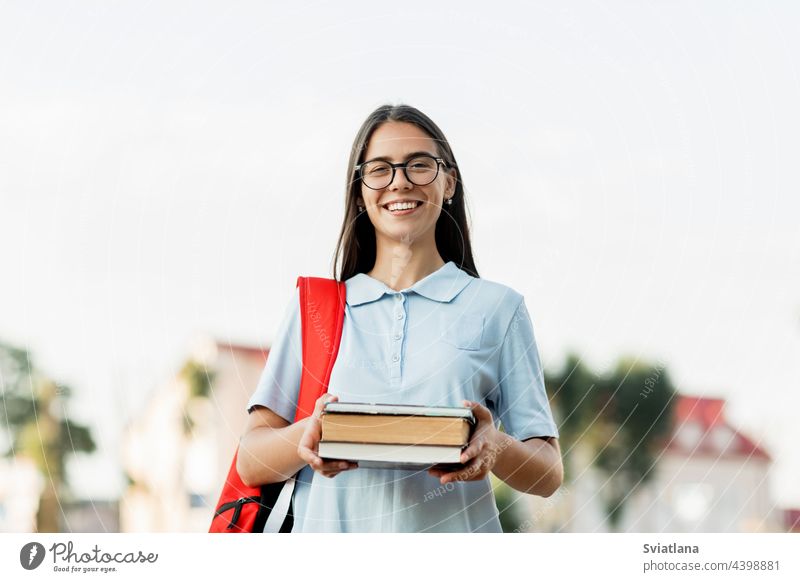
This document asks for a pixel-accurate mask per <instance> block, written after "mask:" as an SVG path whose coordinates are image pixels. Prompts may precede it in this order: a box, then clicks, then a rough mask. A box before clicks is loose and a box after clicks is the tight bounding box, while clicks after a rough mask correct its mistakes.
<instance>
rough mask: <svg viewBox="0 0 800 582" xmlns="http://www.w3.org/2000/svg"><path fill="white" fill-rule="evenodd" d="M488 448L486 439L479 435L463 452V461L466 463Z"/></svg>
mask: <svg viewBox="0 0 800 582" xmlns="http://www.w3.org/2000/svg"><path fill="white" fill-rule="evenodd" d="M485 448H486V439H484V438H481V437H478V438H477V439H473V441H472V442H471V443H470V444H469V445H468V446H467V448H466V449H464V451H463V452H462V453H461V462H462V463H466V462H467V461H469V460H470V459H473V458H475V457H477V456H478V455H480V454H481V452H483V450H484V449H485Z"/></svg>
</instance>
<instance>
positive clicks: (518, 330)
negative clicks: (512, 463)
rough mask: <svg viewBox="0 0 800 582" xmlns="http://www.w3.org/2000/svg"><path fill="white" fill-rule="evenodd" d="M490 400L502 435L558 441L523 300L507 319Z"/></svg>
mask: <svg viewBox="0 0 800 582" xmlns="http://www.w3.org/2000/svg"><path fill="white" fill-rule="evenodd" d="M491 400H492V401H493V403H494V408H495V411H496V413H497V417H498V418H499V420H500V422H502V423H503V428H504V429H505V431H506V433H507V434H509V435H511V436H512V437H514V438H516V439H518V440H525V439H529V438H532V437H542V436H552V437H556V438H558V429H557V428H556V424H555V421H554V420H553V413H552V411H551V410H550V403H549V401H548V399H547V392H546V391H545V386H544V373H543V371H542V365H541V362H540V360H539V350H538V348H537V346H536V339H535V337H534V335H533V324H532V323H531V318H530V316H529V315H528V310H527V308H526V306H525V301H524V299H523V300H521V301H520V303H519V305H518V306H517V309H516V311H515V312H514V316H513V317H512V318H511V322H510V323H509V326H508V329H507V330H506V335H505V338H504V340H503V344H502V347H501V349H500V362H499V376H498V385H497V387H496V389H495V390H494V391H493V393H492V394H491Z"/></svg>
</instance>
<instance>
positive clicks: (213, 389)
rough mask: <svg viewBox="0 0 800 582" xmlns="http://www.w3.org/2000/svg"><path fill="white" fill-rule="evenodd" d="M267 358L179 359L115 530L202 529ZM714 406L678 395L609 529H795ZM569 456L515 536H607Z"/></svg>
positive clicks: (582, 457) (599, 509) (581, 450)
mask: <svg viewBox="0 0 800 582" xmlns="http://www.w3.org/2000/svg"><path fill="white" fill-rule="evenodd" d="M268 354H269V350H267V349H262V348H257V347H251V346H245V345H236V344H231V343H226V342H219V341H209V340H206V341H202V342H200V343H199V344H198V347H197V348H196V349H194V350H193V351H192V354H191V356H190V358H189V360H188V362H189V363H194V364H195V365H196V366H200V367H201V368H202V370H204V373H206V374H207V378H208V380H209V386H208V391H207V393H205V394H201V395H198V394H193V390H196V388H193V387H192V381H191V378H189V377H187V375H186V374H184V373H178V374H176V376H175V377H174V378H172V379H171V380H170V381H169V382H167V383H166V384H165V385H164V386H162V387H160V388H159V389H158V390H156V391H155V392H154V394H153V395H152V397H151V398H150V400H149V402H148V404H147V406H146V408H145V409H144V411H143V413H142V414H141V415H139V416H138V418H137V419H136V420H135V421H134V422H133V423H131V424H130V425H129V426H128V427H127V430H126V434H125V437H124V450H123V463H124V466H125V468H126V471H127V473H128V477H129V486H128V488H127V491H126V492H125V494H124V496H123V498H122V499H121V501H120V509H119V520H120V527H121V531H124V532H160V531H170V532H172V531H187V532H192V531H193V532H205V531H207V530H208V526H209V524H210V520H211V517H212V514H213V510H214V506H215V504H216V501H217V497H218V496H219V493H220V490H221V487H222V483H223V481H224V479H225V476H226V474H227V471H228V469H229V467H230V462H231V459H232V457H233V453H234V451H235V449H236V446H237V444H238V442H239V438H240V436H241V434H242V431H243V428H244V425H245V421H246V418H247V413H246V411H245V406H246V405H247V401H248V399H249V398H250V395H251V394H252V392H253V390H254V389H255V387H256V385H257V383H258V380H259V378H260V375H261V372H262V371H263V368H264V364H265V362H266V359H267V356H268ZM195 380H196V378H195ZM724 404H725V402H724V400H722V399H718V398H702V397H695V396H686V395H681V396H679V397H678V401H677V403H676V405H675V414H674V418H673V427H672V431H671V437H670V438H669V439H667V441H666V444H665V446H664V448H663V450H662V451H661V453H660V455H659V457H658V461H657V465H656V469H655V471H654V476H653V478H652V479H651V480H650V481H649V482H648V483H647V484H645V485H642V486H640V487H638V488H636V489H635V490H634V491H632V492H631V495H630V497H629V499H628V500H627V502H626V505H625V509H624V512H623V515H622V520H621V524H620V527H619V530H621V531H631V532H759V531H763V532H778V531H790V530H791V528H798V527H800V526H798V523H799V522H798V520H797V519H796V518H797V516H796V515H794V514H790V513H789V512H785V511H781V510H778V509H777V508H776V507H775V505H774V503H773V502H772V498H771V495H770V488H769V469H770V466H771V463H772V461H771V459H770V456H769V454H768V453H767V451H766V450H765V449H764V447H762V446H761V445H760V444H758V443H756V442H754V441H753V440H752V439H751V438H750V437H748V436H747V435H746V434H744V433H743V432H742V431H740V430H738V429H737V428H735V427H734V426H732V425H731V424H730V423H729V422H728V420H727V419H726V418H725V415H724ZM570 454H571V457H572V463H573V466H574V467H576V468H577V470H576V471H573V474H574V475H575V478H574V479H573V480H572V482H570V483H565V484H564V486H563V487H562V488H561V489H560V490H559V491H558V492H556V493H555V494H554V495H553V496H551V497H549V498H541V497H536V496H532V495H521V494H517V493H516V492H513V493H512V497H511V499H509V501H508V504H509V505H508V509H506V510H507V511H513V512H514V513H515V517H516V519H517V521H518V522H519V523H520V524H521V525H520V527H519V528H518V530H519V531H544V532H558V531H571V532H605V531H610V524H609V521H608V519H607V517H606V513H605V510H604V508H603V504H602V500H601V495H600V492H601V491H602V489H603V487H605V486H607V485H608V483H607V482H606V480H605V477H604V476H603V475H601V474H600V473H599V472H598V471H597V470H595V469H594V468H593V466H592V460H593V456H592V455H593V453H592V452H591V450H590V449H589V448H588V447H586V446H583V445H581V444H580V443H579V444H578V445H577V446H576V447H574V449H573V450H572V451H571V453H570ZM0 486H1V484H0ZM0 495H2V492H0ZM0 503H2V498H0ZM792 516H794V518H795V519H794V521H792V525H791V526H790V525H788V522H789V521H790V520H791V519H792ZM0 518H2V515H0ZM0 523H2V522H0ZM18 531H21V530H18Z"/></svg>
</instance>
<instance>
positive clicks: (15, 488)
mask: <svg viewBox="0 0 800 582" xmlns="http://www.w3.org/2000/svg"><path fill="white" fill-rule="evenodd" d="M44 485H45V484H44V478H43V477H42V475H41V474H40V473H39V470H38V469H37V468H36V465H35V463H34V462H33V461H32V460H30V459H28V458H26V457H24V456H16V457H11V458H6V457H0V532H5V533H12V532H18V533H19V532H32V531H36V513H37V512H38V511H39V497H40V495H41V494H42V491H43V490H44Z"/></svg>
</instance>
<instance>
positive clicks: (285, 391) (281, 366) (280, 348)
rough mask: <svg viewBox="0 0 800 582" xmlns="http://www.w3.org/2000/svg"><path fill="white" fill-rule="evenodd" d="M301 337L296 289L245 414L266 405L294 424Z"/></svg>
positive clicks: (298, 297)
mask: <svg viewBox="0 0 800 582" xmlns="http://www.w3.org/2000/svg"><path fill="white" fill-rule="evenodd" d="M301 335H302V326H301V322H300V289H299V288H297V289H296V290H295V295H294V298H293V299H292V301H291V302H290V303H289V306H288V307H287V308H286V311H285V313H284V315H283V320H282V321H281V324H280V326H279V327H278V333H277V334H276V336H275V339H274V341H273V343H272V346H270V350H269V355H268V356H267V362H266V364H265V366H264V371H263V372H262V373H261V378H260V379H259V381H258V385H257V386H256V390H255V392H254V393H253V395H252V396H251V397H250V400H249V401H248V402H247V411H248V412H250V411H251V410H252V407H253V406H256V405H261V406H266V407H267V408H269V409H270V410H272V411H273V412H275V413H276V414H278V415H279V416H281V417H282V418H283V419H284V420H286V421H287V422H289V423H292V422H294V417H295V410H296V408H297V398H298V396H299V393H300V380H301V377H302V366H303V349H302V338H301Z"/></svg>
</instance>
